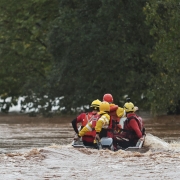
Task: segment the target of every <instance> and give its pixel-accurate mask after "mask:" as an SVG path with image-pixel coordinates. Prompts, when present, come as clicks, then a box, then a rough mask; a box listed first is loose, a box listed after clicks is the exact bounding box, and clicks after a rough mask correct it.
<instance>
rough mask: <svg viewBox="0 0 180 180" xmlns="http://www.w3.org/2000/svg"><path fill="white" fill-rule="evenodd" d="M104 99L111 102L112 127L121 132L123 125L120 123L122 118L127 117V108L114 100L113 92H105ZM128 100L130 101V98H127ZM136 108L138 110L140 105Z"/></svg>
mask: <svg viewBox="0 0 180 180" xmlns="http://www.w3.org/2000/svg"><path fill="white" fill-rule="evenodd" d="M103 101H106V102H108V103H109V104H110V112H109V115H110V117H111V122H110V123H111V124H112V125H111V128H112V129H113V130H114V132H115V133H118V132H120V131H121V129H122V126H121V125H120V119H121V118H123V117H126V111H125V109H124V108H122V107H119V106H118V105H116V104H114V103H113V101H114V100H113V96H112V95H111V94H104V96H103ZM126 101H127V102H130V98H127V99H126ZM134 110H135V111H137V110H138V107H137V106H135V107H134Z"/></svg>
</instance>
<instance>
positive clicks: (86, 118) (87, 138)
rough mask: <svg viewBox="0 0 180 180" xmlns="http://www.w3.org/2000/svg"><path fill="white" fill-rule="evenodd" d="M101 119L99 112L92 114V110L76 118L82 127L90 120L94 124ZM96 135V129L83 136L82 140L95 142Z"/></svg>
mask: <svg viewBox="0 0 180 180" xmlns="http://www.w3.org/2000/svg"><path fill="white" fill-rule="evenodd" d="M98 119H99V114H95V115H94V114H92V112H88V113H81V114H80V115H79V116H78V117H77V118H76V125H77V124H78V123H81V125H82V126H81V129H82V128H83V127H84V126H86V124H87V123H88V122H93V121H94V122H93V124H94V126H95V125H96V121H97V120H98ZM95 135H96V132H95V131H89V132H87V133H86V134H85V135H84V136H83V137H82V140H83V141H87V142H93V141H94V137H95Z"/></svg>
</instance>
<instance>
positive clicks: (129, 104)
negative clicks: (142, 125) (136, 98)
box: [124, 102, 135, 112]
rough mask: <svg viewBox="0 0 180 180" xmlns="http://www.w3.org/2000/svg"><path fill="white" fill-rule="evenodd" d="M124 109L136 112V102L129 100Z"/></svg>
mask: <svg viewBox="0 0 180 180" xmlns="http://www.w3.org/2000/svg"><path fill="white" fill-rule="evenodd" d="M124 109H125V111H126V112H134V111H135V109H134V104H133V103H132V102H127V103H125V104H124Z"/></svg>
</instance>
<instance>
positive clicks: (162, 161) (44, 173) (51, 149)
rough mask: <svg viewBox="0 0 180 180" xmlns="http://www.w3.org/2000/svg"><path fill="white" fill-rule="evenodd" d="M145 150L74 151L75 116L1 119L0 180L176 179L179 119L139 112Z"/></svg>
mask: <svg viewBox="0 0 180 180" xmlns="http://www.w3.org/2000/svg"><path fill="white" fill-rule="evenodd" d="M139 114H140V115H141V116H142V117H143V119H144V123H145V127H146V131H147V136H146V142H145V144H144V151H141V152H126V151H122V150H120V151H117V152H112V151H109V150H99V151H98V150H95V149H75V148H73V147H72V146H71V142H72V137H73V136H74V132H73V130H72V126H71V123H70V122H71V120H72V119H73V118H74V117H53V118H42V117H28V116H25V115H18V114H9V115H3V114H1V115H0V168H1V173H0V179H3V180H6V179H7V180H9V179H12V180H13V179H19V180H21V179H22V180H24V179H33V180H34V179H37V180H39V179H46V180H48V179H64V180H66V179H67V180H68V179H78V180H79V179H88V180H91V179H92V180H94V179H99V180H105V179H106V180H107V179H131V180H132V179H142V180H145V179H155V180H156V179H163V180H166V179H168V180H171V179H179V177H180V136H179V135H180V116H159V117H157V118H152V117H150V115H149V114H147V113H142V112H140V113H139Z"/></svg>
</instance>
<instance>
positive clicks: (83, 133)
mask: <svg viewBox="0 0 180 180" xmlns="http://www.w3.org/2000/svg"><path fill="white" fill-rule="evenodd" d="M89 131H92V124H91V123H88V124H86V126H84V127H83V128H82V129H81V131H79V134H78V136H80V137H82V136H84V135H85V133H86V132H89Z"/></svg>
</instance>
